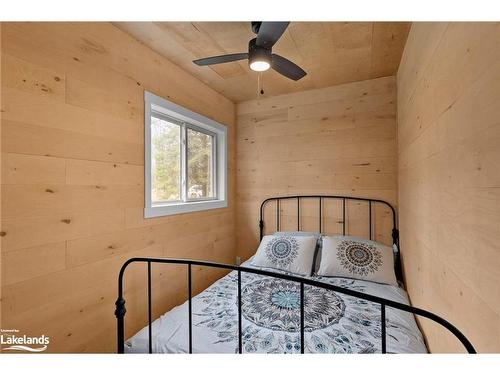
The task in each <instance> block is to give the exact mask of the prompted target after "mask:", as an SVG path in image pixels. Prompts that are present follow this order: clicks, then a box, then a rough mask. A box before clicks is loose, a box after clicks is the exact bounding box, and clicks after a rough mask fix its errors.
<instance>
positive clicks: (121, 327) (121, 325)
mask: <svg viewBox="0 0 500 375" xmlns="http://www.w3.org/2000/svg"><path fill="white" fill-rule="evenodd" d="M115 306H116V309H115V315H116V323H117V327H118V329H117V332H118V347H117V352H118V354H123V353H124V352H125V313H126V312H127V310H126V309H125V300H124V299H123V298H122V297H118V299H117V300H116V302H115Z"/></svg>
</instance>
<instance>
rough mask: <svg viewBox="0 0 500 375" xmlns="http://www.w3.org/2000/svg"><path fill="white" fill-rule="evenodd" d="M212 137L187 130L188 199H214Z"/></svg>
mask: <svg viewBox="0 0 500 375" xmlns="http://www.w3.org/2000/svg"><path fill="white" fill-rule="evenodd" d="M213 142H214V140H213V136H211V135H208V134H205V133H201V132H198V131H196V130H192V129H188V130H187V159H188V160H187V169H188V170H187V178H188V185H187V187H188V189H187V196H188V199H195V198H208V197H214V189H213V186H212V181H213V173H214V171H213V155H212V153H213Z"/></svg>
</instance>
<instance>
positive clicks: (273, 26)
mask: <svg viewBox="0 0 500 375" xmlns="http://www.w3.org/2000/svg"><path fill="white" fill-rule="evenodd" d="M289 23H290V22H262V23H261V24H260V28H259V32H258V34H257V41H256V42H255V44H257V45H258V46H259V47H265V48H271V47H272V46H274V44H275V43H276V42H277V41H278V39H279V38H280V37H281V35H283V33H284V32H285V30H286V28H287V27H288V24H289Z"/></svg>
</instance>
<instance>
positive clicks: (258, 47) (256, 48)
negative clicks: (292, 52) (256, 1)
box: [193, 22, 307, 81]
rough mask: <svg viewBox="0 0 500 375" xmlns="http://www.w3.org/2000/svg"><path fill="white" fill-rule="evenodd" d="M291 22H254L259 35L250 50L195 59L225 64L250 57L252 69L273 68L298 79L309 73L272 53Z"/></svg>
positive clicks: (196, 62) (197, 63)
mask: <svg viewBox="0 0 500 375" xmlns="http://www.w3.org/2000/svg"><path fill="white" fill-rule="evenodd" d="M289 23H290V22H252V31H253V32H254V33H255V34H257V37H256V38H254V39H252V40H250V42H249V43H248V52H244V53H232V54H228V55H221V56H213V57H206V58H203V59H198V60H194V61H193V62H194V63H195V64H196V65H199V66H205V65H214V64H223V63H228V62H231V61H238V60H245V59H248V64H249V66H250V69H252V70H254V71H256V72H264V71H266V70H268V69H269V68H273V69H274V70H276V71H277V72H278V73H280V74H282V75H284V76H285V77H288V78H290V79H293V80H294V81H298V80H299V79H301V78H302V77H304V76H305V75H306V74H307V73H306V72H305V71H304V70H303V69H302V68H300V67H299V66H297V65H296V64H294V63H293V62H291V61H290V60H288V59H285V58H284V57H282V56H280V55H277V54H275V53H272V48H273V46H274V45H275V44H276V42H277V41H278V40H279V38H280V37H281V35H283V33H284V32H285V30H286V28H287V27H288V24H289Z"/></svg>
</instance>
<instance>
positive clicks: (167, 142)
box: [151, 117, 182, 202]
mask: <svg viewBox="0 0 500 375" xmlns="http://www.w3.org/2000/svg"><path fill="white" fill-rule="evenodd" d="M151 179H152V191H151V195H152V197H151V198H152V201H153V202H165V201H180V200H181V199H182V193H181V127H180V126H179V125H177V124H173V123H170V122H167V121H165V120H162V119H159V118H156V117H151Z"/></svg>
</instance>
